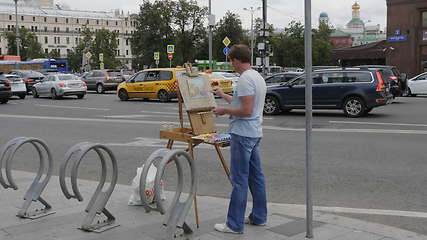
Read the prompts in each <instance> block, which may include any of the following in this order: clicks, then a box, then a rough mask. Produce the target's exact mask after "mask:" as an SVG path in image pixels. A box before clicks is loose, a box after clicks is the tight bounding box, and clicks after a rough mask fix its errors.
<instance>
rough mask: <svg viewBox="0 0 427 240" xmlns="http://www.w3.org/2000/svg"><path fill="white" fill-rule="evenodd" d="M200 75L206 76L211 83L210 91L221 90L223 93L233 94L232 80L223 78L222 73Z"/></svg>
mask: <svg viewBox="0 0 427 240" xmlns="http://www.w3.org/2000/svg"><path fill="white" fill-rule="evenodd" d="M201 74H202V75H206V76H207V77H208V78H209V80H210V81H211V86H212V89H216V88H221V89H222V91H223V92H224V93H232V92H233V80H232V79H230V78H226V77H224V75H223V74H224V73H220V72H209V71H208V72H202V73H201Z"/></svg>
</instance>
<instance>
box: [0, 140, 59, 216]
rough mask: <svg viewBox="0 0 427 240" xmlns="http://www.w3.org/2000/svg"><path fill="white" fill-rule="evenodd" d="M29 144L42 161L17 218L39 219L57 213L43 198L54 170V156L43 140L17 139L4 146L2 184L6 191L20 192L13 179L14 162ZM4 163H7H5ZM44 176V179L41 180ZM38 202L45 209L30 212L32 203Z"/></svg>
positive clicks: (1, 163)
mask: <svg viewBox="0 0 427 240" xmlns="http://www.w3.org/2000/svg"><path fill="white" fill-rule="evenodd" d="M27 143H29V144H31V145H33V146H34V148H35V149H36V150H37V153H38V155H39V159H40V166H39V169H38V171H37V175H36V177H35V178H34V180H33V182H32V183H31V185H30V187H29V189H28V190H27V192H26V193H25V195H24V203H23V205H22V207H21V210H19V211H18V213H17V215H16V216H17V217H20V218H29V219H37V218H41V217H44V216H47V215H50V214H54V213H55V212H51V210H52V206H51V205H50V204H49V203H48V202H46V200H44V199H43V198H42V197H41V194H42V192H43V190H44V189H45V187H46V185H47V183H48V182H49V180H50V177H51V176H52V168H53V160H52V154H51V152H50V150H49V147H48V146H47V144H46V143H45V142H44V141H43V140H41V139H38V138H31V137H17V138H14V139H12V140H10V141H9V142H7V143H6V144H5V145H4V147H3V148H2V150H1V154H0V184H1V185H2V186H3V187H4V188H5V189H7V188H13V189H14V190H18V186H17V185H16V183H15V181H14V180H13V177H12V160H13V159H14V157H15V154H16V152H17V151H18V149H19V148H20V147H22V146H23V145H25V144H27ZM43 150H44V151H43ZM44 153H45V154H44ZM46 156H47V159H46ZM4 161H5V163H3V162H4ZM3 166H4V167H5V168H4V171H5V173H6V179H4V177H3V173H2V172H3ZM46 166H47V168H46ZM43 176H44V179H43V180H41V179H42V177H43ZM36 201H39V202H40V203H41V204H43V205H44V208H41V209H35V210H33V211H30V210H29V208H30V206H31V203H32V202H36Z"/></svg>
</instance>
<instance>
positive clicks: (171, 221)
mask: <svg viewBox="0 0 427 240" xmlns="http://www.w3.org/2000/svg"><path fill="white" fill-rule="evenodd" d="M181 156H182V157H184V158H185V159H186V160H187V162H188V165H189V166H190V169H191V188H190V192H189V194H188V198H187V200H185V201H184V202H180V201H179V199H180V196H181V193H182V190H183V185H184V180H183V170H182V169H183V166H182V163H181V162H180V161H179V160H178V159H179V157H181ZM156 161H158V162H159V163H158V165H157V174H156V178H155V182H154V199H155V202H154V205H155V206H152V205H151V203H150V202H148V201H147V197H146V196H145V185H146V179H147V174H148V170H149V169H150V167H151V165H152V164H154V163H155V162H156ZM172 161H173V162H174V163H175V165H176V168H177V173H178V184H177V190H176V192H175V195H174V198H173V200H172V202H171V205H170V207H169V209H168V210H167V211H166V210H165V206H164V204H165V203H164V201H162V200H161V196H160V188H161V180H162V177H163V174H164V171H165V169H166V165H167V164H169V163H170V162H172ZM196 180H197V172H196V167H195V165H194V161H193V159H192V158H191V156H190V155H189V154H188V153H186V152H185V151H182V150H170V149H158V150H156V151H155V152H153V153H152V154H151V155H150V157H149V158H148V159H147V161H146V162H145V164H144V168H143V170H142V173H141V179H140V185H139V187H140V191H139V192H140V196H141V201H142V205H143V207H144V208H145V210H146V211H147V212H150V211H158V212H160V214H162V215H164V214H166V215H165V220H164V222H163V225H164V226H166V234H167V237H168V238H167V239H172V238H173V237H174V236H175V232H176V229H177V228H180V229H183V230H184V233H185V234H190V233H192V232H193V230H191V228H190V227H189V226H188V224H187V223H186V222H185V218H186V217H187V214H188V211H189V210H190V208H191V204H192V200H193V197H194V196H195V194H196Z"/></svg>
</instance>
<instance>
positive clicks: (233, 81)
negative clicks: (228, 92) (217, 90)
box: [213, 71, 240, 90]
mask: <svg viewBox="0 0 427 240" xmlns="http://www.w3.org/2000/svg"><path fill="white" fill-rule="evenodd" d="M213 73H214V74H218V75H221V76H222V77H224V78H225V79H228V80H231V86H232V87H233V90H234V88H235V87H236V86H237V82H238V81H239V77H240V74H238V73H236V72H231V71H229V72H225V71H221V72H218V71H213Z"/></svg>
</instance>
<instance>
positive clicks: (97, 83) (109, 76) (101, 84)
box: [82, 69, 123, 93]
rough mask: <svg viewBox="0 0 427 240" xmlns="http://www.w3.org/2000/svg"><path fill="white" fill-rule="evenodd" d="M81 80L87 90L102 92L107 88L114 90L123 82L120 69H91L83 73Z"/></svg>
mask: <svg viewBox="0 0 427 240" xmlns="http://www.w3.org/2000/svg"><path fill="white" fill-rule="evenodd" d="M82 80H83V81H84V82H85V83H86V84H87V89H88V90H95V91H96V92H97V93H104V92H105V91H108V90H116V89H117V86H118V85H119V84H120V83H121V82H123V76H122V73H121V72H120V70H114V69H104V70H92V71H90V72H88V73H86V74H83V76H82Z"/></svg>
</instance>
